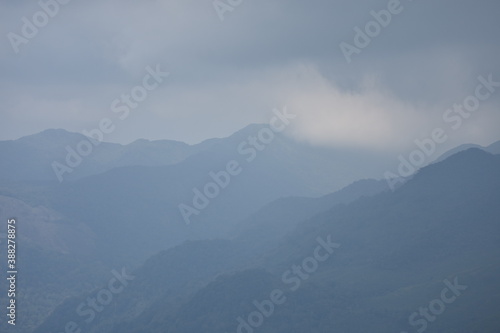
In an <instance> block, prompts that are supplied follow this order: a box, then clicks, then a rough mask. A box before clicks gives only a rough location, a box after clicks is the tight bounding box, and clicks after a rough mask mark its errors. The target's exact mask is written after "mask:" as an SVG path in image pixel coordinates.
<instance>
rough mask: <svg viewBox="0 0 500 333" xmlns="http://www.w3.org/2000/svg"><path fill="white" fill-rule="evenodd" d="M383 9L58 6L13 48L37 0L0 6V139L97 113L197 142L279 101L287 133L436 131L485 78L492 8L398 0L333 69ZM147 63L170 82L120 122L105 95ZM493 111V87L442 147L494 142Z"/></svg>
mask: <svg viewBox="0 0 500 333" xmlns="http://www.w3.org/2000/svg"><path fill="white" fill-rule="evenodd" d="M51 1H55V0H42V2H43V3H48V2H51ZM65 1H67V0H65ZM61 2H63V1H62V0H61ZM389 2H390V1H389V0H382V1H378V0H371V1H366V0H357V1H352V0H350V1H348V0H339V1H337V0H330V1H326V0H307V1H306V0H303V1H298V0H268V1H261V0H243V1H241V3H240V4H239V5H236V6H231V5H227V4H228V3H233V4H237V3H238V1H237V0H221V1H220V2H219V6H222V5H220V3H226V6H231V9H232V10H228V11H225V12H224V13H223V14H221V15H222V17H223V18H224V20H223V21H222V20H221V19H220V15H219V14H220V13H217V11H216V9H215V8H214V2H213V1H212V0H203V1H193V0H165V1H159V0H158V1H155V0H143V1H131V0H99V1H97V0H85V1H83V0H72V1H70V2H69V3H68V4H64V5H63V4H61V5H59V7H60V8H59V9H58V12H57V13H56V14H55V15H53V16H54V17H50V18H49V19H48V20H47V21H48V22H46V23H47V24H46V25H44V26H41V27H40V28H38V33H36V35H35V36H33V37H31V38H26V40H27V41H28V42H27V43H24V42H23V43H18V44H17V47H18V50H19V52H18V53H16V52H15V51H14V48H13V47H12V45H13V43H12V41H11V39H12V36H13V35H12V34H10V38H9V33H14V34H17V35H19V36H23V25H25V21H23V17H26V18H27V19H28V21H30V22H31V23H33V20H34V19H38V20H40V21H39V22H41V23H40V24H43V23H44V22H43V20H44V16H43V14H38V15H37V12H39V11H40V10H41V7H40V4H39V3H38V2H36V1H29V2H28V1H13V0H3V1H1V2H0V31H1V37H2V38H1V42H0V50H1V51H0V107H1V108H0V110H1V111H0V116H1V120H0V140H6V139H16V138H19V137H21V136H24V135H28V134H33V133H36V132H39V131H42V130H44V129H47V128H64V129H67V130H69V131H74V132H81V131H82V130H84V129H87V130H90V129H92V128H96V127H97V126H98V123H99V121H100V120H101V119H102V118H110V119H112V120H113V122H114V124H115V125H116V130H115V131H113V132H112V133H110V134H108V135H106V137H105V141H111V142H120V143H128V142H131V141H134V140H136V139H138V138H146V139H174V140H180V141H185V142H188V143H196V142H199V141H201V140H203V139H207V138H211V137H223V136H227V135H230V134H231V133H233V132H235V131H237V130H238V129H240V128H242V127H244V126H246V125H248V124H250V123H262V122H266V121H267V120H268V119H269V118H270V116H271V112H272V110H273V108H283V107H284V106H287V108H288V110H289V111H290V112H292V113H294V114H297V115H298V117H297V118H296V120H295V121H294V123H293V128H292V130H291V132H292V134H293V135H295V136H297V138H300V139H303V140H307V141H310V142H312V143H315V144H323V145H334V146H335V145H337V146H362V147H368V148H373V149H397V150H400V149H407V148H408V147H410V145H411V144H412V142H413V140H414V139H415V138H421V137H424V136H426V135H428V134H429V133H430V131H431V130H432V129H433V128H435V127H444V126H448V125H449V124H448V125H446V124H444V123H443V119H442V116H443V114H444V112H445V111H446V110H447V109H448V108H449V107H451V106H453V104H454V103H461V102H462V101H463V100H464V99H465V98H466V97H467V96H469V95H471V94H474V91H475V87H476V86H477V85H478V80H477V77H478V76H479V75H483V76H484V77H487V76H488V75H489V74H492V75H493V79H494V80H496V81H500V34H499V32H500V20H499V17H500V2H499V1H498V0H491V1H490V0H470V1H464V0H443V1H430V0H413V1H411V0H401V5H400V7H399V9H400V13H399V14H393V15H392V19H391V22H390V23H389V24H388V25H387V26H386V27H382V28H381V31H380V33H379V34H378V35H377V36H375V37H373V39H372V40H371V42H370V44H369V45H368V46H366V47H365V48H362V49H360V52H359V54H353V55H352V62H351V63H348V62H347V61H346V58H345V57H344V55H343V53H342V51H341V48H340V46H339V45H340V43H341V42H346V43H349V44H352V45H354V37H355V32H354V30H353V29H354V28H355V27H356V26H358V27H360V28H362V29H364V28H365V25H366V23H368V22H369V21H371V20H374V18H373V17H372V16H371V14H370V12H371V11H372V10H374V11H376V12H379V11H380V10H383V9H386V8H387V7H388V3H389ZM219 8H223V7H219ZM225 8H228V7H225ZM33 16H35V18H34V17H33ZM47 17H48V16H47ZM26 29H27V28H24V30H25V32H26ZM28 30H29V29H28ZM28 32H29V31H28ZM157 64H159V65H160V67H161V68H162V70H164V71H168V72H169V73H170V75H169V76H168V77H167V78H166V79H165V80H164V81H163V83H162V84H161V85H160V86H159V87H158V88H157V89H154V90H152V91H150V92H149V93H148V97H147V98H146V99H145V100H144V101H143V102H141V103H140V104H139V106H138V107H137V108H136V109H133V110H132V111H131V113H130V115H129V116H128V117H127V118H126V119H123V120H121V119H119V118H118V115H119V114H117V113H114V112H112V109H111V104H112V102H113V101H114V100H115V99H116V98H120V96H121V95H122V94H123V93H130V91H131V89H132V88H133V87H134V86H136V85H138V84H142V80H143V77H144V76H145V75H146V74H147V72H146V70H145V68H146V67H147V66H150V67H152V68H155V67H156V65H157ZM499 106H500V88H499V91H498V92H497V93H496V94H493V95H492V96H491V97H490V98H488V99H487V100H485V101H483V102H481V106H480V108H479V110H478V111H477V112H475V113H473V114H472V116H471V117H469V118H467V119H464V121H463V124H462V126H461V127H460V128H459V129H458V130H456V131H454V132H453V133H452V135H450V137H451V139H450V140H449V142H447V145H450V146H454V145H456V144H459V143H465V142H474V143H479V144H489V143H491V142H493V141H496V140H500V131H499V125H500V110H499Z"/></svg>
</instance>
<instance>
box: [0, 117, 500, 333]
mask: <svg viewBox="0 0 500 333" xmlns="http://www.w3.org/2000/svg"><path fill="white" fill-rule="evenodd" d="M262 128H265V126H264V125H251V126H248V127H246V128H244V129H242V130H241V131H239V132H237V133H235V134H234V135H232V136H230V137H228V138H224V139H212V140H208V141H205V142H202V143H200V144H198V145H194V146H192V145H187V144H183V143H180V142H174V141H147V140H138V141H135V142H133V143H131V144H129V145H118V144H110V143H105V142H101V143H99V145H97V146H96V147H95V151H93V152H92V154H91V155H89V156H87V157H85V158H83V159H82V162H81V164H80V165H79V166H78V167H76V168H74V172H72V173H70V174H68V177H67V179H65V180H64V181H62V182H59V181H58V180H57V178H56V177H55V174H54V172H53V169H52V168H51V163H52V162H53V161H54V160H59V161H63V160H64V158H65V147H67V146H71V145H77V144H78V142H80V141H82V140H84V139H85V140H88V139H87V138H85V137H82V136H81V135H79V134H75V133H69V132H66V131H63V130H47V131H44V132H42V133H39V134H37V135H34V136H29V137H24V138H21V139H19V140H15V141H3V142H0V153H1V154H2V156H10V158H9V159H2V163H1V165H0V170H1V173H0V174H1V175H2V176H3V178H2V179H1V186H0V212H1V214H2V218H5V219H7V218H8V216H10V217H11V216H15V217H16V218H17V220H18V221H19V222H18V223H22V224H21V227H20V232H19V243H20V244H22V246H20V247H19V251H18V252H19V254H18V256H19V257H20V258H22V259H23V260H20V263H19V270H20V271H22V272H23V274H22V275H20V277H19V283H20V284H22V285H23V291H24V292H23V293H22V294H21V296H18V299H19V307H20V313H19V316H20V317H23V318H29V319H23V321H22V322H19V324H18V326H17V327H16V329H19V330H20V332H21V331H22V332H35V333H46V332H47V333H50V332H64V331H65V330H69V331H71V330H73V329H74V330H78V329H80V330H81V332H111V333H114V332H130V333H132V332H186V333H190V332H198V331H205V332H235V331H236V332H241V333H242V332H245V333H250V332H254V331H255V332H257V331H261V332H303V331H304V330H307V331H311V332H331V330H332V328H336V329H338V330H341V331H346V332H347V331H352V332H360V331H366V330H369V329H370V330H372V331H373V330H375V331H391V330H394V331H398V330H399V331H403V330H408V331H411V330H419V329H420V330H423V329H424V327H425V330H426V331H429V332H471V331H481V332H495V331H496V329H497V327H499V326H498V325H499V324H500V323H499V322H498V320H497V319H496V313H498V310H499V307H500V299H499V298H498V297H497V295H496V292H495V290H496V282H495V281H496V279H495V277H496V276H498V274H499V273H500V272H499V271H498V269H499V268H498V265H497V264H496V261H497V260H496V258H498V255H499V254H500V253H499V250H500V248H499V244H500V242H499V240H500V238H499V237H500V236H499V232H498V231H499V227H500V226H499V224H498V221H499V220H498V216H499V213H500V212H499V211H498V207H499V206H498V198H499V197H500V193H499V192H498V191H499V189H500V183H499V181H500V174H499V170H500V168H499V167H500V160H499V156H498V142H497V143H495V144H492V145H491V146H489V147H480V146H476V145H465V146H460V147H457V148H456V149H453V150H451V151H449V152H447V153H446V154H444V155H442V156H441V157H439V158H437V159H436V161H435V162H433V163H432V164H430V165H429V166H427V167H424V168H423V169H421V170H420V171H419V172H418V173H417V174H415V175H414V176H413V177H410V178H408V179H406V180H405V182H404V183H402V184H401V185H400V186H399V187H398V188H397V189H396V190H395V191H392V190H391V189H390V187H389V185H388V183H387V181H386V180H385V179H380V178H381V176H382V175H383V172H384V171H385V170H386V169H387V168H389V167H391V166H392V165H391V163H394V159H393V158H392V159H391V157H390V156H384V155H380V154H376V153H373V152H366V151H352V150H350V151H343V150H338V149H331V148H317V147H312V146H310V145H308V144H305V143H300V142H297V141H295V140H293V139H290V138H289V137H287V136H284V135H281V134H279V135H276V137H275V138H274V140H273V141H272V142H271V143H269V144H268V145H266V146H265V149H262V150H257V149H256V150H255V155H256V156H255V159H254V160H252V161H251V162H248V161H246V159H245V156H244V155H242V154H240V153H238V146H239V145H241V144H242V143H245V142H246V141H247V140H248V138H249V137H250V136H252V135H255V133H258V132H259V131H260V130H261V129H262ZM249 147H250V146H249ZM247 157H248V156H247ZM27 160H30V161H32V162H31V163H25V162H26V161H27ZM230 161H237V162H238V165H239V167H240V168H241V172H240V173H238V174H236V175H234V176H232V175H231V174H230V173H229V172H228V171H227V170H229V169H228V162H230ZM16 165H20V166H21V165H22V167H19V168H17V167H16ZM214 175H215V176H214ZM227 177H231V178H227ZM370 178H371V179H370ZM377 179H378V180H377ZM210 182H212V183H214V184H219V185H220V188H219V192H220V193H218V195H217V196H215V197H213V198H210V197H207V196H206V195H207V194H206V192H205V191H204V186H205V185H206V184H208V183H210ZM224 182H227V184H224ZM196 189H197V190H198V191H196ZM197 193H201V194H200V196H199V198H198V199H195V198H196V195H197ZM208 193H210V192H208ZM203 196H205V199H206V200H208V202H209V203H208V205H207V206H206V207H204V208H200V207H199V208H200V209H199V210H198V212H199V213H198V214H193V215H192V220H191V221H189V222H190V223H186V220H185V219H184V218H183V215H182V211H181V210H180V209H179V207H180V205H181V204H185V205H190V206H192V207H193V208H194V207H196V202H195V201H194V200H202V197H203ZM318 244H319V245H318ZM325 244H326V245H325ZM328 244H330V245H329V246H330V247H328ZM332 244H334V245H332ZM330 252H331V253H330ZM320 254H321V255H320ZM455 279H458V280H457V281H459V282H456V281H455ZM443 281H445V282H443ZM120 283H121V284H120ZM453 283H455V284H457V285H458V286H462V285H466V286H467V288H466V289H464V290H461V289H460V290H459V291H456V290H455V291H456V292H457V293H458V292H460V296H456V303H457V304H458V305H457V306H456V307H455V302H454V303H450V304H448V303H446V311H444V310H443V311H441V310H440V309H437V308H436V309H437V310H435V311H437V312H439V313H440V314H439V320H437V319H435V318H434V317H436V315H435V314H432V313H431V314H430V315H428V316H429V317H426V316H427V315H426V314H425V313H424V314H422V313H420V312H419V310H418V309H419V307H421V306H428V305H429V302H431V303H432V302H433V300H434V299H435V298H436V297H438V296H439V292H440V291H441V289H443V288H445V287H446V286H448V285H449V284H451V285H453ZM1 287H2V288H4V287H7V285H6V282H5V281H2V284H1ZM446 288H448V289H449V288H450V287H446ZM118 291H119V292H118ZM92 300H93V301H92ZM272 300H274V301H272ZM0 301H1V302H2V304H6V303H5V302H6V298H5V296H4V295H1V296H0ZM441 303H443V301H441ZM441 303H438V302H434V303H432V304H438V305H440V304H441ZM444 304H445V303H443V305H444ZM434 306H437V305H434ZM438 310H439V311H438ZM256 311H257V312H256ZM415 311H416V312H415ZM471 311H473V313H474V315H472V314H471V313H472V312H471ZM441 312H442V314H441ZM414 313H417V314H416V315H415V314H414ZM412 315H413V317H411V320H410V318H409V317H410V316H412ZM430 316H434V317H430ZM429 318H431V319H433V320H431V319H429ZM1 325H2V329H7V326H6V323H5V322H2V324H1ZM66 325H68V326H66ZM9 329H10V327H9Z"/></svg>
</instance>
